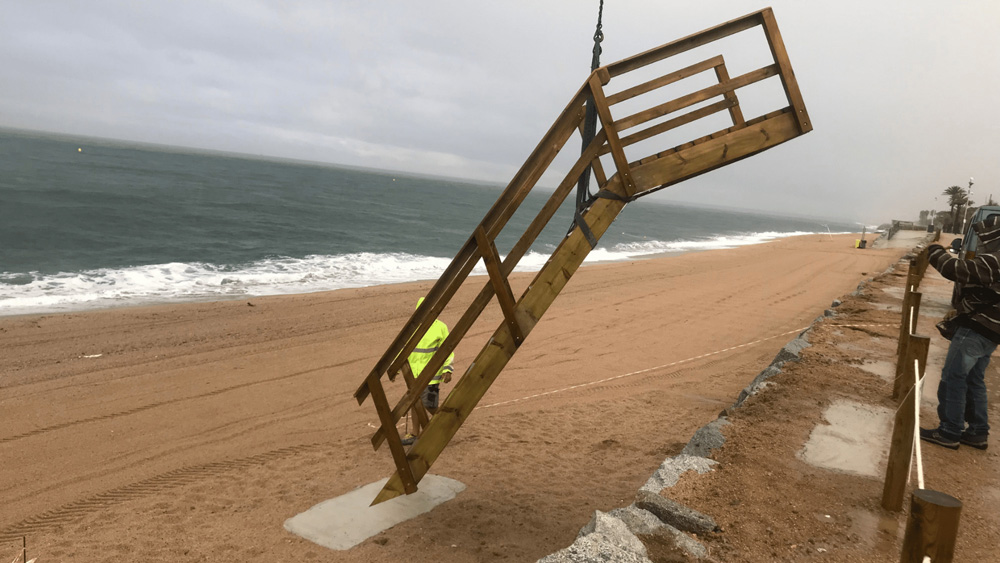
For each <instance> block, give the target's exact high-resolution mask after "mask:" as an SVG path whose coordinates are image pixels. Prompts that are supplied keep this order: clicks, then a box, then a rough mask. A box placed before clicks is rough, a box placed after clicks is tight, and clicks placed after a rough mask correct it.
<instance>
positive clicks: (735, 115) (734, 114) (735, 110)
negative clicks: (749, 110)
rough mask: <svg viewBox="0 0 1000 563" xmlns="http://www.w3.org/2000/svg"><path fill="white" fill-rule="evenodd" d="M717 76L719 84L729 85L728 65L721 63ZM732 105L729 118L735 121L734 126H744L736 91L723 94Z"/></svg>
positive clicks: (717, 68)
mask: <svg viewBox="0 0 1000 563" xmlns="http://www.w3.org/2000/svg"><path fill="white" fill-rule="evenodd" d="M715 76H716V78H718V79H719V84H728V83H729V71H728V70H726V63H724V62H723V63H720V64H719V65H718V66H716V67H715ZM723 96H725V98H726V99H727V100H729V101H730V102H731V104H732V105H730V106H729V116H730V117H731V118H732V119H733V125H744V124H745V123H746V120H744V119H743V111H742V110H740V100H739V98H737V97H736V91H735V90H730V91H728V92H726V93H725V94H723Z"/></svg>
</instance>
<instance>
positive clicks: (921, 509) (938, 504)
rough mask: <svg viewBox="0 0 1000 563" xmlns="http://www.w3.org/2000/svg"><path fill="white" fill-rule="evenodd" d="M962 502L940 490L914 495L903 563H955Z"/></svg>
mask: <svg viewBox="0 0 1000 563" xmlns="http://www.w3.org/2000/svg"><path fill="white" fill-rule="evenodd" d="M961 514H962V501H960V500H958V499H957V498H955V497H953V496H951V495H946V494H944V493H941V492H938V491H932V490H929V489H917V490H915V491H913V494H911V495H910V515H909V517H907V519H906V532H905V534H904V535H903V550H902V553H901V554H900V556H899V561H900V563H923V561H924V557H925V556H926V557H930V558H931V561H933V562H934V563H951V561H952V560H953V558H954V557H955V540H956V539H957V538H958V521H959V517H960V516H961Z"/></svg>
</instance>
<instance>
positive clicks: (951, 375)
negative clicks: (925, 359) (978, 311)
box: [937, 326, 997, 440]
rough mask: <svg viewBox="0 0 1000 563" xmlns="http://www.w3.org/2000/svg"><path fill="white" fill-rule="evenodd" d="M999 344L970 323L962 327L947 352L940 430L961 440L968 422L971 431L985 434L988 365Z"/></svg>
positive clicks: (941, 388) (940, 391) (940, 398)
mask: <svg viewBox="0 0 1000 563" xmlns="http://www.w3.org/2000/svg"><path fill="white" fill-rule="evenodd" d="M996 347H997V345H996V344H994V343H993V341H991V340H990V339H988V338H986V337H985V336H982V335H980V334H979V333H978V332H976V331H974V330H972V329H971V328H968V327H964V326H963V327H959V329H958V330H957V331H956V332H955V336H954V337H952V339H951V346H948V356H947V357H946V358H945V360H944V368H943V369H942V370H941V383H940V384H939V385H938V392H937V395H938V419H939V420H940V421H941V426H940V427H939V428H938V430H939V431H940V432H941V434H942V435H943V436H944V437H946V438H951V439H955V440H958V438H959V437H960V436H961V435H962V432H963V431H965V423H966V422H968V423H969V429H968V433H969V434H972V435H974V436H986V435H987V434H989V433H990V424H989V421H988V414H987V411H986V408H987V404H986V366H988V365H990V355H991V354H993V351H994V350H996Z"/></svg>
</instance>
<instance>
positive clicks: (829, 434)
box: [799, 400, 893, 477]
mask: <svg viewBox="0 0 1000 563" xmlns="http://www.w3.org/2000/svg"><path fill="white" fill-rule="evenodd" d="M892 417H893V412H892V411H891V410H889V409H887V408H885V407H881V406H875V405H865V404H862V403H858V402H856V401H849V400H837V401H834V402H833V404H831V405H830V406H829V407H828V408H827V409H826V412H824V413H823V418H825V419H826V421H827V422H828V423H829V424H821V425H818V426H816V427H815V428H813V431H812V433H811V434H810V435H809V440H808V441H807V442H806V445H805V447H804V448H802V451H800V452H799V457H800V458H801V459H802V460H803V461H805V462H806V463H809V464H811V465H815V466H816V467H823V468H825V469H832V470H834V471H844V472H847V473H854V474H857V475H865V476H868V477H877V476H879V467H880V465H882V462H883V460H884V459H885V458H886V456H887V455H888V451H889V441H890V440H891V438H892Z"/></svg>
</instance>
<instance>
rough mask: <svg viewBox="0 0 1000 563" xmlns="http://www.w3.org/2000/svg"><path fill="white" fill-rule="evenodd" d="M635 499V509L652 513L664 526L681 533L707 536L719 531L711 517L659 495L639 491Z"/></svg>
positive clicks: (642, 490)
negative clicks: (669, 526)
mask: <svg viewBox="0 0 1000 563" xmlns="http://www.w3.org/2000/svg"><path fill="white" fill-rule="evenodd" d="M635 498H636V500H635V505H636V506H637V507H639V508H642V509H643V510H648V511H650V512H652V513H653V514H654V515H655V516H656V517H657V518H659V519H660V520H661V521H662V522H663V523H664V524H669V525H671V526H673V527H674V528H677V529H678V530H681V531H683V532H691V533H694V534H707V533H708V532H715V531H718V530H719V527H718V526H717V525H716V524H715V520H713V519H712V517H711V516H707V515H705V514H702V513H700V512H698V511H697V510H692V509H690V508H688V507H686V506H684V505H683V504H680V503H678V502H675V501H673V500H670V499H668V498H664V497H662V496H660V495H659V494H656V493H651V492H649V491H647V490H644V489H639V493H638V494H637V495H636V497H635Z"/></svg>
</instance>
